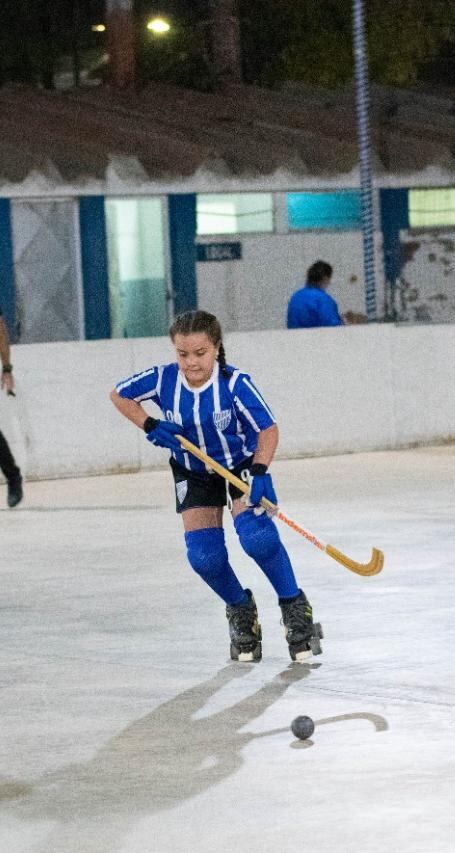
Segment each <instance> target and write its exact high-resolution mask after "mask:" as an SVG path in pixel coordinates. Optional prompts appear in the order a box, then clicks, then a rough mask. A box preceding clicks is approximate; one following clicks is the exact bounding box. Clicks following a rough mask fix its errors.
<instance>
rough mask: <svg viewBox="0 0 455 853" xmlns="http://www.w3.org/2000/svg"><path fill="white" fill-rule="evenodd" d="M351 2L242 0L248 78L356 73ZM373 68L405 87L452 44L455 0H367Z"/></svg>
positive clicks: (382, 78) (335, 81) (340, 79)
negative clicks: (452, 1)
mask: <svg viewBox="0 0 455 853" xmlns="http://www.w3.org/2000/svg"><path fill="white" fill-rule="evenodd" d="M352 12H353V3H352V2H351V0H239V13H240V16H241V23H242V49H243V56H244V67H245V77H246V80H247V82H251V83H262V84H266V85H274V84H277V83H280V82H283V81H285V80H301V81H302V82H304V83H306V84H309V85H321V86H327V87H329V88H332V87H337V86H340V85H344V84H346V83H348V82H349V81H350V80H351V79H352V76H353V71H354V59H353V50H352V41H353V38H352ZM365 13H366V29H367V41H368V56H369V64H370V74H371V77H372V79H373V80H375V81H376V82H379V83H386V84H395V85H409V84H412V83H414V82H415V81H416V79H417V78H418V76H419V72H420V71H421V69H422V68H423V67H424V66H425V64H426V63H428V62H429V61H431V60H432V59H433V58H434V57H435V56H436V55H437V54H438V52H439V51H440V50H441V49H442V48H443V46H444V45H447V44H448V43H454V42H455V4H454V3H450V2H449V3H447V2H446V0H365Z"/></svg>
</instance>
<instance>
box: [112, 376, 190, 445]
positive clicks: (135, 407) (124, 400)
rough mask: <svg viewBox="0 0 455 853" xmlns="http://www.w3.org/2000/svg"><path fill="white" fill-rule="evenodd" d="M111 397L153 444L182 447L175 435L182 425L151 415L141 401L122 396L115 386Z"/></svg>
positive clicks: (117, 406)
mask: <svg viewBox="0 0 455 853" xmlns="http://www.w3.org/2000/svg"><path fill="white" fill-rule="evenodd" d="M110 399H111V400H112V402H113V404H114V406H115V408H116V409H118V411H119V412H120V413H121V414H122V415H124V417H125V418H128V420H129V421H131V422H132V423H133V424H135V425H136V426H138V427H139V428H140V429H143V430H144V432H145V433H146V436H147V440H148V441H150V442H151V443H152V444H155V445H156V446H157V447H165V448H166V449H167V450H174V451H176V450H180V449H181V445H180V442H179V441H178V440H177V439H176V437H175V436H176V434H177V433H179V432H182V427H180V426H178V425H177V424H173V423H171V422H170V421H161V420H158V418H152V417H150V415H149V414H148V413H147V412H146V411H145V409H144V408H143V406H141V404H140V403H138V402H136V400H132V399H130V398H129V397H122V396H121V395H120V394H119V393H118V391H117V390H116V389H115V388H114V389H113V391H111V393H110Z"/></svg>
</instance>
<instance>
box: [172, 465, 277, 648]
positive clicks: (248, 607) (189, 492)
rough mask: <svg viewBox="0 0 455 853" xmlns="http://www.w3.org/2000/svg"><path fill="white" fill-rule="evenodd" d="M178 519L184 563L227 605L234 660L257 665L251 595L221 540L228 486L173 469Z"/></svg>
mask: <svg viewBox="0 0 455 853" xmlns="http://www.w3.org/2000/svg"><path fill="white" fill-rule="evenodd" d="M171 467H172V470H173V474H174V480H175V487H176V499H177V512H178V513H179V514H181V515H182V520H183V525H184V529H185V543H186V548H187V555H188V561H189V563H190V565H191V566H192V568H193V570H194V571H195V572H196V573H197V574H198V575H199V577H201V578H202V580H203V581H204V582H205V583H206V584H207V585H208V586H209V587H210V588H211V589H212V590H213V591H214V592H215V593H216V594H217V595H218V596H219V597H220V598H221V599H222V600H223V601H224V602H225V604H226V616H227V619H228V621H229V635H230V638H231V657H232V658H233V659H234V660H260V658H261V642H260V641H261V629H260V625H259V623H258V618H257V610H256V604H255V602H254V598H253V596H252V593H251V591H250V590H245V589H243V587H242V585H241V583H240V581H239V580H238V578H237V576H236V574H235V572H234V570H233V568H232V566H231V564H230V562H229V557H228V553H227V549H226V543H225V538H224V530H223V527H222V523H223V507H224V506H225V505H226V487H225V485H224V481H223V480H222V479H221V478H220V477H215V476H211V477H209V478H207V477H204V476H193V475H192V473H191V472H188V471H187V470H186V469H182V468H181V467H179V466H177V465H175V464H173V465H171Z"/></svg>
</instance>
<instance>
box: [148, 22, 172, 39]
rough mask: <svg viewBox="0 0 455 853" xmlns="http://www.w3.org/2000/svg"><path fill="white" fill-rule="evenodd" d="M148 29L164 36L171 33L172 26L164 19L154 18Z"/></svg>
mask: <svg viewBox="0 0 455 853" xmlns="http://www.w3.org/2000/svg"><path fill="white" fill-rule="evenodd" d="M147 29H148V30H150V31H151V32H152V33H156V34H157V35H163V33H168V32H169V30H170V29H171V25H170V24H169V23H168V21H166V20H165V19H164V18H152V20H151V21H149V22H148V24H147Z"/></svg>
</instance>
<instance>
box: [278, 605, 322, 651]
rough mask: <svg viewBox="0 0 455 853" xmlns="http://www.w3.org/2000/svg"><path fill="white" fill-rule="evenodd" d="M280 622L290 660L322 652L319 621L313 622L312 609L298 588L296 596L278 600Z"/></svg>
mask: <svg viewBox="0 0 455 853" xmlns="http://www.w3.org/2000/svg"><path fill="white" fill-rule="evenodd" d="M280 607H281V613H282V614H283V618H282V622H283V625H284V630H285V634H286V640H287V641H288V645H289V654H290V655H291V658H292V660H294V661H298V662H299V663H301V662H302V661H305V660H307V658H309V657H311V655H312V654H313V655H320V654H321V653H322V649H321V644H320V642H319V640H321V639H322V638H323V636H324V634H323V633H322V628H321V625H320V624H319V622H316V623H313V611H312V609H311V605H310V603H309V602H308V601H307V599H306V596H305V594H304V593H303V592H302V590H300V594H299V595H298V596H297V598H292V599H288V600H281V601H280Z"/></svg>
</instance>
